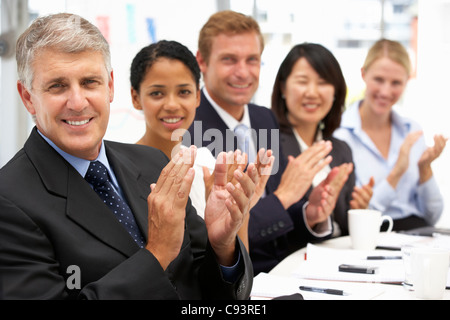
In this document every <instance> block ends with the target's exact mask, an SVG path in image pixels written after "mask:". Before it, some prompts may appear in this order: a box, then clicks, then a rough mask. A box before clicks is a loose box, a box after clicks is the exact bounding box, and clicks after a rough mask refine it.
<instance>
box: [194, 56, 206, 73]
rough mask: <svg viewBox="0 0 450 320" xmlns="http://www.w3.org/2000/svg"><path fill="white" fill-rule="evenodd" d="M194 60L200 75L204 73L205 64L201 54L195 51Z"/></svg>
mask: <svg viewBox="0 0 450 320" xmlns="http://www.w3.org/2000/svg"><path fill="white" fill-rule="evenodd" d="M196 58H197V63H198V66H199V67H200V71H201V72H202V73H204V72H205V68H206V67H207V63H206V61H205V59H204V58H203V56H202V54H201V53H200V51H197V55H196Z"/></svg>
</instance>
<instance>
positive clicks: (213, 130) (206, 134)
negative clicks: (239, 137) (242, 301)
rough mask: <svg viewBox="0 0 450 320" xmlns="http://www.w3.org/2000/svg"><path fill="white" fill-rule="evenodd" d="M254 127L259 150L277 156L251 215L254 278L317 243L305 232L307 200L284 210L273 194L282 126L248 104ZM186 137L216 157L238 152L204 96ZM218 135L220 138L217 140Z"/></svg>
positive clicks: (280, 159)
mask: <svg viewBox="0 0 450 320" xmlns="http://www.w3.org/2000/svg"><path fill="white" fill-rule="evenodd" d="M248 108H249V114H250V122H251V127H252V129H253V130H254V132H255V133H256V134H255V135H254V138H255V139H256V146H257V149H259V148H261V147H264V148H266V149H267V148H270V149H272V151H273V153H274V155H275V159H276V161H275V164H274V171H273V174H272V176H271V177H270V179H269V181H268V182H267V186H266V196H265V197H264V198H262V199H261V200H260V201H259V202H258V203H257V204H256V206H255V207H253V209H252V210H251V213H250V222H249V231H248V232H249V246H250V257H251V258H252V262H253V268H254V272H255V274H257V273H259V272H263V271H264V272H267V271H270V270H271V269H272V268H273V267H274V266H276V265H277V264H278V263H279V262H280V261H281V260H283V259H284V258H285V257H286V256H287V255H289V254H290V253H292V252H294V251H296V250H298V249H299V248H301V247H304V246H305V245H306V243H308V242H310V241H317V240H322V239H317V238H316V237H314V236H313V235H312V234H311V233H310V232H309V231H308V230H307V228H306V225H305V222H304V219H303V213H302V208H303V205H304V203H305V202H306V200H305V199H306V198H303V199H301V200H300V201H299V202H298V203H296V204H294V205H292V206H291V207H290V208H288V210H285V209H284V208H283V206H282V205H281V203H280V201H279V200H278V198H277V197H276V196H275V195H274V194H273V192H274V191H275V190H276V189H277V187H278V185H279V184H280V181H281V176H282V174H283V172H284V170H285V168H286V164H287V162H286V159H285V158H284V157H283V156H282V155H283V153H282V151H281V146H280V140H279V126H278V122H277V121H276V119H275V116H274V114H273V113H272V111H271V110H270V109H268V108H265V107H261V106H257V105H254V104H249V105H248ZM188 132H189V133H188V134H186V135H185V136H184V137H183V143H184V144H185V145H190V144H195V145H196V146H197V147H208V148H209V149H210V150H211V152H212V153H213V154H214V156H215V157H217V155H218V154H219V153H220V152H221V151H230V150H235V149H236V140H235V136H234V132H233V128H232V129H230V128H228V127H227V126H226V124H225V122H224V121H223V120H222V119H221V118H220V116H219V114H218V113H217V112H216V111H215V109H214V108H213V107H212V106H211V104H210V103H209V101H208V99H207V98H206V96H205V95H204V93H203V92H202V97H201V102H200V106H199V107H198V108H197V111H196V116H195V121H194V123H193V124H192V126H191V127H190V128H189V131H188ZM217 132H220V133H221V135H220V136H217V135H216V134H217Z"/></svg>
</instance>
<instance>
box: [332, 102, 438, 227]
mask: <svg viewBox="0 0 450 320" xmlns="http://www.w3.org/2000/svg"><path fill="white" fill-rule="evenodd" d="M359 106H360V102H356V103H354V104H352V105H351V106H350V107H349V108H348V109H347V110H346V111H345V112H344V114H343V117H342V121H341V127H340V128H339V129H338V130H336V131H335V133H334V135H335V137H336V138H339V139H341V140H344V141H345V142H347V143H348V145H349V146H350V148H351V149H352V153H353V162H354V163H355V174H356V185H357V186H361V185H364V184H367V183H368V182H369V179H370V177H372V176H373V177H374V179H375V186H374V189H373V191H374V193H373V197H372V199H371V201H370V207H371V208H373V209H376V210H380V211H381V212H383V214H387V215H390V216H391V217H392V218H393V219H400V218H406V217H408V216H411V215H416V216H419V217H422V218H424V219H425V220H426V221H427V222H428V223H430V224H433V225H434V224H435V223H436V222H437V221H438V220H439V218H440V216H441V214H442V211H443V208H444V203H443V199H442V196H441V194H440V191H439V187H438V185H437V183H436V180H435V179H434V176H433V177H432V178H431V179H429V180H428V181H426V182H425V183H423V184H419V168H418V166H417V163H418V161H419V159H420V157H421V155H422V153H423V152H424V151H425V149H426V148H427V146H426V144H425V139H424V137H423V136H422V137H421V138H420V139H419V140H418V141H417V142H416V143H415V145H414V146H413V147H412V148H411V152H410V159H409V161H410V162H409V163H410V166H409V168H408V170H407V171H406V172H405V174H404V175H403V176H402V178H401V179H400V181H399V183H398V185H397V188H396V189H394V188H393V187H392V186H391V185H390V184H389V183H388V182H387V180H386V178H387V176H388V175H389V173H390V172H391V170H392V168H393V167H394V165H395V163H396V161H397V158H398V151H399V150H400V147H401V145H402V143H403V141H404V139H405V138H406V136H407V135H408V134H409V133H410V132H414V131H418V130H422V129H421V127H420V125H419V124H418V123H416V122H415V121H412V120H410V119H407V118H404V117H402V116H400V115H399V114H398V113H396V112H395V111H392V135H391V146H390V150H389V155H388V158H387V159H385V158H384V157H383V156H382V155H381V153H380V152H379V151H378V149H377V148H376V146H375V144H374V143H373V142H372V140H371V139H370V138H369V136H368V135H367V134H366V133H365V132H364V131H363V130H362V128H361V117H360V114H359Z"/></svg>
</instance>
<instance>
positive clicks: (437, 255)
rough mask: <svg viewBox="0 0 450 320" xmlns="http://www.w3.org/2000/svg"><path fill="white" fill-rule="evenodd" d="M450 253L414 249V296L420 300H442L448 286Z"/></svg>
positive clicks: (412, 266)
mask: <svg viewBox="0 0 450 320" xmlns="http://www.w3.org/2000/svg"><path fill="white" fill-rule="evenodd" d="M449 260H450V252H449V250H448V249H440V248H428V247H423V248H413V249H412V250H411V276H412V283H413V289H414V294H415V296H416V297H417V298H420V299H434V300H437V299H442V297H443V295H444V291H445V287H446V285H447V275H448V271H449Z"/></svg>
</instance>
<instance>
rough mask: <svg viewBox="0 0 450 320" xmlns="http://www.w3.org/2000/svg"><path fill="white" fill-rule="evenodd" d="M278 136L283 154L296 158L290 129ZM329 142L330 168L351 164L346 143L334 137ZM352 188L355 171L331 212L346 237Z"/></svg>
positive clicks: (296, 145)
mask: <svg viewBox="0 0 450 320" xmlns="http://www.w3.org/2000/svg"><path fill="white" fill-rule="evenodd" d="M280 136H281V146H282V147H283V152H284V155H285V156H286V157H287V156H288V155H291V156H294V157H296V156H298V155H299V154H300V153H301V148H300V145H299V144H298V141H297V139H296V138H295V135H294V132H293V131H292V129H290V131H289V132H281V134H280ZM329 140H330V141H331V143H332V145H333V149H332V150H331V153H330V155H331V156H332V157H333V160H332V161H331V163H330V167H331V168H334V167H337V166H339V165H341V164H343V163H353V157H352V150H351V149H350V147H349V146H348V144H347V143H345V142H344V141H342V140H339V139H336V138H334V137H331V138H330V139H329ZM354 186H355V170H353V171H352V173H351V174H350V176H349V177H348V179H347V181H346V183H345V185H344V186H343V187H342V190H341V192H340V194H339V198H338V199H337V202H336V206H335V208H334V211H333V219H334V221H336V222H337V224H338V225H339V228H340V229H341V232H342V235H348V219H347V211H348V210H349V209H350V200H351V199H352V192H353V188H354ZM311 190H312V188H310V190H309V191H308V193H307V194H308V195H309V194H310V193H311Z"/></svg>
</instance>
